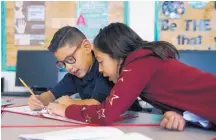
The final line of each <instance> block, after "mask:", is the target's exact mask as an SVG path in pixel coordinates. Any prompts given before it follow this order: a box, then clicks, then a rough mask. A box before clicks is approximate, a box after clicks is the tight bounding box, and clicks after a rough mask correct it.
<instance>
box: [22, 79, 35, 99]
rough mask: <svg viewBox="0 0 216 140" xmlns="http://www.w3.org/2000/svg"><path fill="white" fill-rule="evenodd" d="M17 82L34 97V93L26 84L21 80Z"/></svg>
mask: <svg viewBox="0 0 216 140" xmlns="http://www.w3.org/2000/svg"><path fill="white" fill-rule="evenodd" d="M19 80H20V82H21V83H22V84H23V85H24V86H25V87H26V88H27V90H28V91H29V92H30V93H31V94H32V95H35V94H34V92H33V91H32V90H31V89H30V88H29V87H28V86H27V85H26V83H25V82H24V81H23V80H22V79H21V78H19Z"/></svg>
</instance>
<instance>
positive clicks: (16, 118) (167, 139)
mask: <svg viewBox="0 0 216 140" xmlns="http://www.w3.org/2000/svg"><path fill="white" fill-rule="evenodd" d="M4 98H6V99H12V101H11V102H13V103H15V105H23V104H26V101H27V100H26V98H22V97H8V98H7V97H4ZM136 114H137V115H138V116H139V117H138V118H136V119H131V120H126V121H124V122H121V123H123V124H132V123H133V124H150V123H153V124H157V123H158V122H157V121H155V115H153V114H147V113H136ZM143 118H145V119H143ZM69 124H71V123H67V122H61V121H56V120H50V119H42V118H37V117H32V116H26V115H19V114H14V113H8V112H5V113H4V114H3V116H2V125H4V126H9V125H13V126H15V125H17V126H18V125H23V126H27V125H31V126H34V125H40V126H42V125H69ZM118 124H119V123H118ZM73 125H74V126H72V127H34V128H33V127H15V128H13V127H11V128H2V130H1V134H2V137H1V138H2V140H18V139H19V135H20V134H31V133H41V132H49V131H56V130H62V129H68V128H75V127H76V126H77V127H78V126H79V125H76V124H73ZM115 127H116V128H119V129H120V130H122V131H123V132H125V133H129V132H139V133H142V134H144V135H146V136H148V137H150V138H152V139H153V140H212V139H213V138H215V137H216V132H215V131H205V130H202V129H198V128H192V127H186V128H185V130H184V131H183V132H177V131H169V130H166V129H162V128H160V127H159V126H115Z"/></svg>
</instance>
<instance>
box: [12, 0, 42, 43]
mask: <svg viewBox="0 0 216 140" xmlns="http://www.w3.org/2000/svg"><path fill="white" fill-rule="evenodd" d="M14 24H15V27H14V44H15V45H16V46H34V45H44V40H45V2H43V1H16V2H15V6H14Z"/></svg>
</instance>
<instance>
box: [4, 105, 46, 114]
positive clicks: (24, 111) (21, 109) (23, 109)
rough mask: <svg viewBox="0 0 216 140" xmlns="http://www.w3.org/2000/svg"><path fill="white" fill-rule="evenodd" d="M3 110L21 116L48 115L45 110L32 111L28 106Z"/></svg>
mask: <svg viewBox="0 0 216 140" xmlns="http://www.w3.org/2000/svg"><path fill="white" fill-rule="evenodd" d="M4 110H7V111H11V112H17V113H22V114H29V115H41V114H46V113H48V112H47V111H46V110H42V111H32V110H31V109H30V108H29V107H28V106H20V107H9V108H4Z"/></svg>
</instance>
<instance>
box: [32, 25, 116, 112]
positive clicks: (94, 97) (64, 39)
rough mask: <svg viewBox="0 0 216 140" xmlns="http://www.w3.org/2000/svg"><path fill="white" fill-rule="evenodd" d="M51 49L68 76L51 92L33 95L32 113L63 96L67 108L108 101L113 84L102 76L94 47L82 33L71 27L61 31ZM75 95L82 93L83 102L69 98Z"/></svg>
mask: <svg viewBox="0 0 216 140" xmlns="http://www.w3.org/2000/svg"><path fill="white" fill-rule="evenodd" d="M48 49H49V51H50V52H52V53H54V55H55V56H56V58H57V60H58V61H57V62H56V66H57V67H58V68H59V69H66V70H67V72H68V73H67V74H66V75H65V76H64V78H63V79H62V80H61V81H60V82H59V83H58V84H57V86H56V87H54V88H53V89H51V90H50V91H47V92H44V93H42V94H41V95H36V96H30V98H29V99H28V105H29V107H30V108H31V109H32V110H41V109H42V108H43V107H44V106H47V105H48V104H49V103H50V102H53V101H54V100H56V99H58V98H59V97H61V96H63V97H62V98H66V99H67V101H66V102H65V103H64V104H65V105H70V104H78V105H90V104H100V103H101V102H102V101H103V100H105V99H106V97H107V96H108V95H109V92H110V90H111V88H112V85H111V83H110V82H109V81H108V79H106V78H104V77H103V76H102V74H101V73H99V71H98V62H97V61H96V59H95V57H94V55H93V54H92V45H91V43H90V42H89V41H88V40H87V39H86V37H85V35H84V34H83V33H82V32H81V31H80V30H78V29H77V28H75V27H71V26H66V27H63V28H61V29H59V30H58V31H57V32H56V33H55V35H54V37H53V39H52V41H51V43H50V46H49V47H48ZM75 93H79V95H80V97H81V99H82V100H73V99H71V98H70V97H69V96H70V95H73V94H75ZM65 95H69V96H65Z"/></svg>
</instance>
